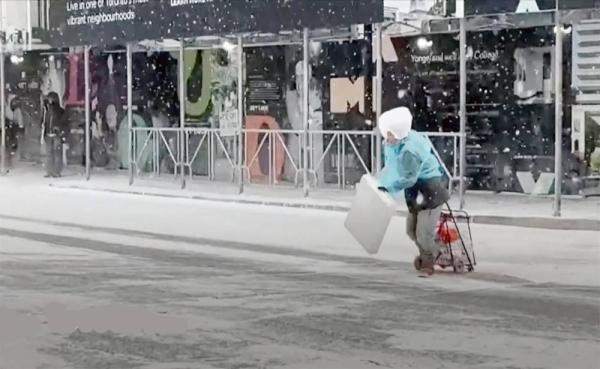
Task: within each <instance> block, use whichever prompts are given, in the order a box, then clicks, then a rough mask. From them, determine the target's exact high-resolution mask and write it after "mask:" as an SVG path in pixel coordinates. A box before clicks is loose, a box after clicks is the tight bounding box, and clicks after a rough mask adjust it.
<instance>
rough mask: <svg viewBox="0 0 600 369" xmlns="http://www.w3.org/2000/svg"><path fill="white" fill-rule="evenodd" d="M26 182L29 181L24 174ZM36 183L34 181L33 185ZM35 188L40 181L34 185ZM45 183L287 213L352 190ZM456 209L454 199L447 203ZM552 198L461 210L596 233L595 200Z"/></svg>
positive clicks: (477, 216)
mask: <svg viewBox="0 0 600 369" xmlns="http://www.w3.org/2000/svg"><path fill="white" fill-rule="evenodd" d="M18 177H20V178H17V176H15V177H13V179H11V178H10V177H4V179H2V181H6V180H8V181H9V182H14V181H17V182H21V181H23V182H24V181H25V180H26V178H24V177H23V176H18ZM25 177H30V176H29V175H26V176H25ZM38 181H39V180H38ZM38 183H39V182H38ZM47 184H48V185H50V186H51V187H53V188H57V189H75V190H88V191H101V192H111V193H122V194H132V195H146V196H157V197H167V198H185V199H191V200H205V201H206V200H208V201H221V202H231V203H239V204H255V205H268V206H282V207H292V208H306V209H320V210H331V211H341V212H345V211H347V210H348V209H349V208H350V206H351V203H352V198H353V195H354V193H353V191H352V190H345V191H339V190H312V191H311V192H310V197H308V198H305V197H304V196H303V193H302V189H298V188H293V187H285V186H280V187H272V186H266V185H246V186H245V189H244V193H243V194H241V195H240V194H238V188H237V186H236V185H234V184H231V183H223V182H208V181H203V180H194V181H188V183H187V187H186V189H181V183H180V182H179V181H174V180H173V179H172V178H168V177H167V178H161V179H140V178H136V180H135V183H134V184H133V185H132V186H129V185H128V179H127V176H125V175H121V174H116V173H106V172H99V173H94V175H93V177H92V179H91V180H90V181H86V180H85V179H83V178H82V177H79V176H70V177H65V178H61V179H55V180H48V181H47ZM450 205H451V206H453V207H454V208H458V196H454V197H453V199H452V200H451V203H450ZM552 206H553V199H552V197H535V196H527V195H520V194H490V193H480V192H471V193H468V194H467V195H466V210H467V211H468V212H469V213H470V214H471V215H472V216H473V222H474V223H479V224H493V225H508V226H518V227H528V228H545V229H563V230H600V199H598V198H588V199H581V198H574V197H567V198H564V199H563V210H562V217H560V218H555V217H553V216H552V214H553V210H552ZM398 212H399V214H400V215H402V214H405V213H406V207H405V206H404V204H399V206H398Z"/></svg>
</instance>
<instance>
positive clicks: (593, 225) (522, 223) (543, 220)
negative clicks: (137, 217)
mask: <svg viewBox="0 0 600 369" xmlns="http://www.w3.org/2000/svg"><path fill="white" fill-rule="evenodd" d="M49 186H50V187H54V188H58V189H71V190H80V191H92V192H106V193H113V194H126V195H137V196H153V197H162V198H170V199H189V200H198V201H213V202H224V203H230V204H242V205H264V206H278V207H284V208H292V209H307V210H325V211H337V212H344V213H345V212H348V211H349V210H350V206H348V205H326V204H307V203H296V202H286V201H282V200H280V201H278V200H267V201H265V200H253V199H245V198H232V197H210V196H201V195H191V196H182V195H175V194H162V193H155V192H144V191H139V190H134V189H131V190H111V189H106V188H98V189H96V188H86V187H83V186H77V185H70V186H56V185H53V184H50V185H49ZM407 213H408V212H407V211H406V210H398V211H397V214H398V215H400V216H406V214H407ZM471 223H473V224H486V225H498V226H510V227H520V228H538V229H553V230H562V231H566V230H569V231H600V220H595V219H571V218H568V219H565V218H550V217H507V216H498V215H472V217H471Z"/></svg>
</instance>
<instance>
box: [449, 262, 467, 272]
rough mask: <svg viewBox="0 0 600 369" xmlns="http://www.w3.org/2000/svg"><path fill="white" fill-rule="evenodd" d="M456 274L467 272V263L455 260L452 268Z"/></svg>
mask: <svg viewBox="0 0 600 369" xmlns="http://www.w3.org/2000/svg"><path fill="white" fill-rule="evenodd" d="M452 268H453V269H454V273H463V272H464V271H465V263H464V262H463V261H462V260H455V261H454V265H453V266H452Z"/></svg>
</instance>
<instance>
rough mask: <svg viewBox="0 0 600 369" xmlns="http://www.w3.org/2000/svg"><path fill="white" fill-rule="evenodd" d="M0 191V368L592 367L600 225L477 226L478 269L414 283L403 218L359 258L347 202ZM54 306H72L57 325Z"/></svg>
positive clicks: (598, 325)
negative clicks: (288, 203) (332, 208)
mask: <svg viewBox="0 0 600 369" xmlns="http://www.w3.org/2000/svg"><path fill="white" fill-rule="evenodd" d="M0 188H1V189H2V195H1V196H0V324H1V325H0V332H2V333H1V334H0V349H1V352H0V367H1V368H11V369H13V368H38V367H40V368H41V367H43V368H63V367H66V368H132V367H141V368H153V369H154V368H156V369H161V368H165V369H166V368H169V369H172V368H295V369H299V368H307V369H308V368H332V369H333V368H377V367H389V368H442V367H443V368H511V367H512V368H516V367H518V368H571V367H572V368H597V363H598V362H599V361H600V348H599V347H600V346H599V344H600V267H599V266H600V237H599V235H598V233H596V232H574V231H548V230H536V229H527V228H509V227H494V226H474V227H473V232H474V239H475V246H476V252H477V257H478V268H477V270H476V272H475V273H472V274H471V275H465V276H456V275H453V274H451V273H439V274H438V275H436V277H435V278H432V279H429V280H422V279H419V278H416V276H415V272H414V270H412V266H411V261H412V258H413V256H414V252H415V250H414V246H413V245H412V244H411V243H410V242H409V240H408V239H407V238H406V237H405V236H404V234H403V230H404V226H403V219H401V218H398V219H395V220H394V221H393V223H392V225H391V227H390V230H389V232H388V235H387V237H386V240H385V242H384V245H383V246H382V249H381V252H380V254H378V255H377V256H375V257H368V256H366V255H365V253H364V251H363V250H362V248H360V246H358V245H357V244H356V242H355V241H354V240H353V239H352V238H351V236H350V235H349V234H347V232H346V231H345V229H344V227H343V220H344V215H343V214H341V213H335V212H325V211H316V210H297V209H286V208H280V207H266V206H253V205H236V204H224V203H215V202H202V201H190V200H178V199H161V198H156V197H148V198H145V197H141V196H128V195H114V194H106V193H91V192H83V191H72V190H60V189H53V188H48V187H42V186H27V185H23V186H12V185H4V184H0ZM52 302H58V303H60V304H62V305H64V306H65V307H66V309H68V310H69V311H70V312H69V313H67V314H66V315H65V314H63V316H73V317H79V318H73V319H71V320H70V321H69V322H68V323H65V324H63V325H62V328H63V329H62V330H59V331H60V332H58V333H57V332H56V331H55V330H54V328H56V321H60V319H52V317H51V316H52V315H51V314H50V313H48V316H50V318H48V316H47V315H46V313H45V310H44V308H45V307H46V306H47V305H48V304H49V303H52ZM91 307H96V309H95V310H94V309H92V310H90V309H89V308H91ZM132 309H134V310H132ZM144 310H145V312H146V313H147V314H150V313H152V314H155V315H152V316H153V318H152V319H146V320H143V319H141V318H140V319H137V318H138V317H140V316H146V315H145V314H144ZM132 311H133V312H132ZM26 314H32V316H27V315H26ZM167 318H173V319H175V318H182V319H183V321H185V322H186V328H185V329H183V330H181V331H178V332H166V331H164V329H166V328H165V326H170V327H171V328H172V327H173V325H169V324H166V325H165V324H163V325H161V324H159V323H158V322H159V321H160V320H161V319H167ZM28 319H29V320H28ZM32 319H33V320H32ZM53 320H54V321H55V322H54V323H53ZM67 320H68V319H67ZM67 320H65V321H67ZM86 324H87V325H86ZM89 324H91V326H88V325H89ZM59 325H60V324H59ZM77 326H79V327H80V330H81V331H75V327H77ZM26 327H29V330H27V329H25V328H26ZM120 327H128V329H125V328H123V329H124V331H123V329H120ZM160 327H162V328H160ZM9 328H10V329H9ZM107 329H110V332H105V330H107ZM142 329H143V330H144V331H145V332H143V333H142ZM94 330H96V331H98V332H94ZM19 337H20V338H19ZM42 364H44V365H45V366H43V365H42Z"/></svg>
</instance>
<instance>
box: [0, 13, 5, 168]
mask: <svg viewBox="0 0 600 369" xmlns="http://www.w3.org/2000/svg"><path fill="white" fill-rule="evenodd" d="M0 13H1V11H0ZM1 22H2V21H0V24H1ZM4 89H5V83H4V40H0V124H1V125H2V137H1V140H2V142H1V143H0V155H2V157H1V158H0V174H4V173H6V154H7V153H6V96H5V95H4Z"/></svg>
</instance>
